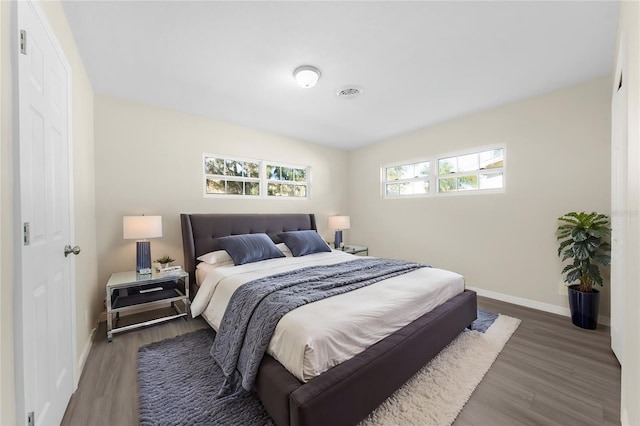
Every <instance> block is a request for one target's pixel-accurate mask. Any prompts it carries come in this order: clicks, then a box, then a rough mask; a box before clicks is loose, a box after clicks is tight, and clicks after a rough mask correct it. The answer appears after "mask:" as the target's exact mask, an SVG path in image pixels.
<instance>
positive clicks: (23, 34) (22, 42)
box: [20, 30, 27, 55]
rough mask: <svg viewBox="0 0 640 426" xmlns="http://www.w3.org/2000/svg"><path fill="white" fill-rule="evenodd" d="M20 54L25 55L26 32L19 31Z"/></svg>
mask: <svg viewBox="0 0 640 426" xmlns="http://www.w3.org/2000/svg"><path fill="white" fill-rule="evenodd" d="M20 53H22V54H23V55H26V54H27V32H26V31H25V30H20Z"/></svg>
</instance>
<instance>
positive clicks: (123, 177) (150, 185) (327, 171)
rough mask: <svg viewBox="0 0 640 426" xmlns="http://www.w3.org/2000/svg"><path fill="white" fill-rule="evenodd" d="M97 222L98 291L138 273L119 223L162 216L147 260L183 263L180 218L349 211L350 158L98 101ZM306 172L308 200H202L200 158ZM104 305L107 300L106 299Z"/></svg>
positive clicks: (320, 215)
mask: <svg viewBox="0 0 640 426" xmlns="http://www.w3.org/2000/svg"><path fill="white" fill-rule="evenodd" d="M95 134H96V149H95V155H96V194H97V198H96V207H97V208H96V217H97V223H98V230H97V242H98V259H100V265H99V279H100V283H101V288H103V287H104V284H105V283H106V281H107V280H108V278H109V275H110V274H111V273H113V272H118V271H126V270H132V269H134V268H135V244H134V242H133V241H131V240H123V239H122V217H123V216H126V215H138V214H148V215H161V216H162V225H163V237H162V238H157V239H153V240H152V241H151V256H152V259H156V258H158V257H160V256H163V255H165V254H166V255H169V256H171V257H173V258H175V259H176V260H177V261H176V263H175V264H183V255H182V237H181V233H180V220H179V214H180V213H270V212H283V213H284V212H288V213H298V212H302V213H307V212H308V213H315V214H316V220H317V223H318V228H319V231H320V232H321V233H322V235H323V236H324V237H326V238H332V234H331V232H330V231H327V229H326V224H327V217H328V216H329V215H332V214H336V213H344V212H345V211H346V208H347V187H348V181H347V173H346V169H347V153H346V152H344V151H342V150H338V149H335V148H329V147H325V146H321V145H315V144H310V143H304V142H300V141H296V140H292V139H289V138H285V137H280V136H276V135H273V134H268V133H263V132H259V131H255V130H251V129H247V128H244V127H239V126H235V125H232V124H228V123H224V122H220V121H216V120H211V119H206V118H202V117H197V116H193V115H188V114H183V113H179V112H175V111H171V110H166V109H161V108H155V107H150V106H146V105H142V104H136V103H132V102H127V101H124V100H121V99H117V98H112V97H107V96H102V95H96V97H95ZM205 152H206V153H212V154H219V155H229V156H236V157H246V158H255V159H264V160H275V161H280V162H284V163H291V164H298V165H309V166H311V197H310V199H308V200H286V199H272V200H246V199H244V200H234V199H229V198H217V199H214V198H204V197H203V194H202V179H203V174H202V173H203V170H202V154H203V153H205ZM103 298H104V296H103Z"/></svg>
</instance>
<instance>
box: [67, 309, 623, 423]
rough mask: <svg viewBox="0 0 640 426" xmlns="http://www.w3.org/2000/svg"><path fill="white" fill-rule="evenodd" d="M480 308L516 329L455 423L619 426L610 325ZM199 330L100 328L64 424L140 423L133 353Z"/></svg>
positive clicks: (178, 326) (180, 324)
mask: <svg viewBox="0 0 640 426" xmlns="http://www.w3.org/2000/svg"><path fill="white" fill-rule="evenodd" d="M479 307H480V308H482V309H485V310H488V311H492V312H498V313H502V314H505V315H509V316H513V317H517V318H520V319H521V320H522V323H521V324H520V327H519V328H518V330H516V332H515V333H514V335H513V336H512V337H511V340H509V342H508V343H507V345H506V346H505V348H504V350H503V351H502V353H501V354H500V355H499V356H498V358H497V359H496V362H495V363H494V364H493V366H492V367H491V369H490V370H489V372H488V373H487V375H486V376H485V378H484V379H483V381H482V382H481V383H480V385H479V386H478V387H477V388H476V390H475V391H474V393H473V395H472V396H471V398H470V399H469V401H468V402H467V404H466V405H465V407H464V409H463V410H462V412H461V413H460V415H459V416H458V418H457V419H456V422H455V423H454V424H455V425H457V426H467V425H475V426H484V425H495V426H498V425H565V426H570V425H581V426H582V425H614V424H615V425H619V424H620V365H619V364H618V362H617V360H616V358H615V356H614V355H613V352H612V351H611V348H610V338H609V328H608V327H603V326H599V327H598V329H597V330H592V331H588V330H582V329H580V328H578V327H575V326H573V325H572V324H571V320H570V319H569V318H566V317H563V316H559V315H554V314H548V313H545V312H541V311H537V310H534V309H528V308H523V307H520V306H516V305H512V304H509V303H504V302H499V301H495V300H491V299H487V298H479ZM139 315H144V314H139ZM202 327H207V324H206V323H205V322H204V321H203V320H201V319H195V320H193V319H192V320H189V321H184V320H182V319H177V320H173V321H170V322H167V323H163V324H158V325H154V326H152V327H148V328H143V329H139V330H134V331H130V332H126V333H122V334H117V335H115V336H114V339H113V342H112V343H108V342H107V339H106V329H105V324H104V323H101V324H100V326H99V328H98V330H97V332H96V337H95V341H94V343H93V347H92V349H91V352H90V353H89V356H88V358H87V362H86V365H85V368H84V372H83V374H82V377H81V378H80V384H79V386H78V390H77V391H76V393H75V394H74V395H73V397H72V398H71V401H70V402H69V406H68V407H67V411H66V413H65V416H64V419H63V421H62V424H63V425H83V426H86V425H113V426H125V425H136V424H138V390H137V382H136V375H137V373H136V356H137V351H138V348H139V347H140V346H142V345H146V344H148V343H151V342H155V341H159V340H162V339H165V338H168V337H172V336H176V335H178V334H182V333H187V332H189V331H193V330H196V329H198V328H202ZM176 362H182V360H176ZM188 391H189V390H188V384H186V385H185V392H188Z"/></svg>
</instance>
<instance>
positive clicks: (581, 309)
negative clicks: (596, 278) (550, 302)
mask: <svg viewBox="0 0 640 426" xmlns="http://www.w3.org/2000/svg"><path fill="white" fill-rule="evenodd" d="M568 292H569V309H570V310H571V322H573V325H576V326H578V327H580V328H586V329H588V330H595V329H596V327H597V326H598V308H599V307H600V292H599V291H598V290H596V289H594V290H593V291H592V292H591V293H584V292H582V291H578V285H571V286H569V288H568Z"/></svg>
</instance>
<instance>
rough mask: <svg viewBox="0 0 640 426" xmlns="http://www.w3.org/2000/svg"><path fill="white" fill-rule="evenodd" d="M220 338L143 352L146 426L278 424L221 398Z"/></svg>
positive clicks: (481, 327) (254, 401) (245, 400)
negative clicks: (214, 353)
mask: <svg viewBox="0 0 640 426" xmlns="http://www.w3.org/2000/svg"><path fill="white" fill-rule="evenodd" d="M497 317H498V314H494V313H491V312H486V311H482V310H480V309H479V310H478V319H477V320H476V321H474V323H473V326H472V328H473V330H475V331H479V332H482V333H484V332H485V331H486V330H487V329H488V328H489V327H490V326H491V325H492V324H493V323H494V321H495V320H496V318H497ZM214 336H215V332H214V331H213V330H211V329H202V330H198V331H194V332H192V333H188V334H184V335H181V336H177V337H174V338H171V339H167V340H163V341H161V342H156V343H152V344H150V345H147V346H143V347H141V348H140V349H139V351H138V394H139V400H140V401H139V402H140V424H141V425H247V426H261V425H265V426H266V425H273V424H274V422H273V420H272V419H271V418H270V417H269V415H268V414H267V412H266V411H265V409H264V407H263V406H262V404H261V403H260V401H259V400H258V398H257V397H255V396H254V395H253V394H252V393H249V392H242V393H239V394H234V395H230V396H227V397H223V398H218V397H217V394H218V390H219V389H220V386H221V384H222V383H223V381H224V379H223V376H222V372H221V370H220V368H219V367H218V366H217V365H216V364H215V363H214V362H213V360H212V359H211V356H210V355H209V351H210V349H211V345H212V343H213V338H214ZM462 405H464V403H463V404H462ZM461 408H462V407H460V409H461ZM456 414H457V413H456Z"/></svg>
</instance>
